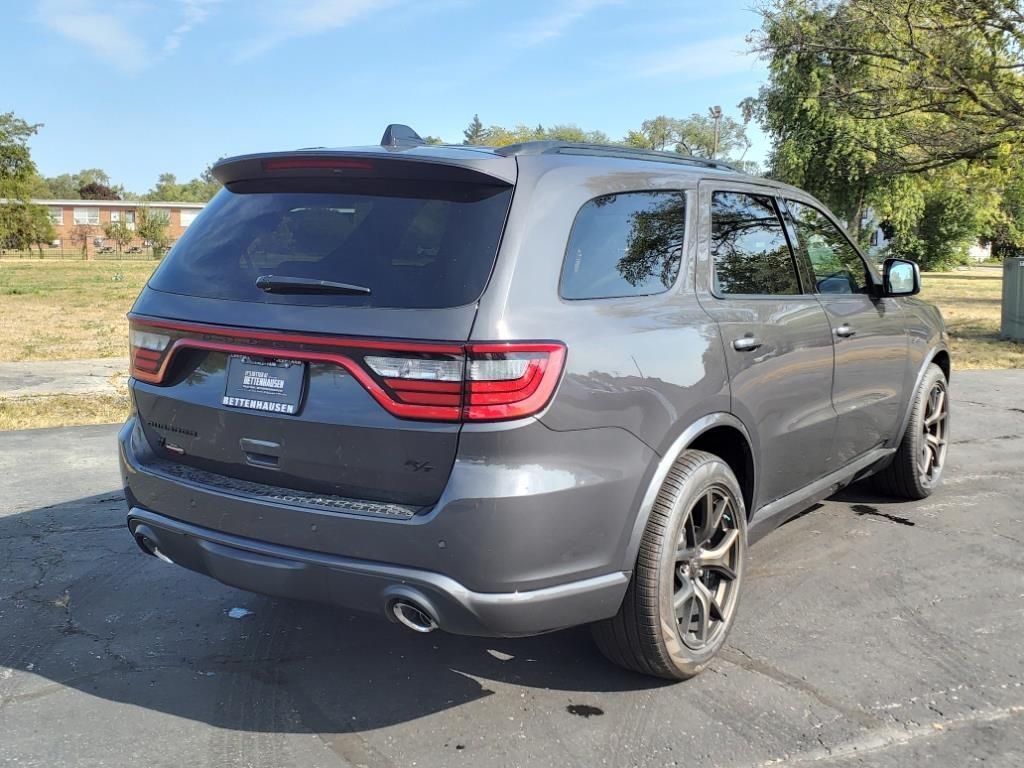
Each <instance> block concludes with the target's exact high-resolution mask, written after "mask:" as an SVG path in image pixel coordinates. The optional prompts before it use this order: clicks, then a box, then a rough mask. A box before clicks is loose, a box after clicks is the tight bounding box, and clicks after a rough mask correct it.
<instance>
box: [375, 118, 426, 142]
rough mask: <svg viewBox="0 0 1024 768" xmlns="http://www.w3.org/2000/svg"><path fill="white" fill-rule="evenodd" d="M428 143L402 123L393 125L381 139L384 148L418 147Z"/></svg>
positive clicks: (385, 130)
mask: <svg viewBox="0 0 1024 768" xmlns="http://www.w3.org/2000/svg"><path fill="white" fill-rule="evenodd" d="M426 143H427V142H425V141H424V140H423V137H422V136H420V135H419V134H418V133H416V131H414V130H413V129H412V128H410V127H409V126H408V125H402V124H401V123H391V125H389V126H388V127H387V128H385V129H384V135H383V136H382V137H381V139H380V145H381V146H382V147H418V146H421V145H423V144H426Z"/></svg>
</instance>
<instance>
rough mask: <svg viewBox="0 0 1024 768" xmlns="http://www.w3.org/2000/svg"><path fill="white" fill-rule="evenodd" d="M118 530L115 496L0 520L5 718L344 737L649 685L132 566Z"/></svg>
mask: <svg viewBox="0 0 1024 768" xmlns="http://www.w3.org/2000/svg"><path fill="white" fill-rule="evenodd" d="M124 518H125V506H124V501H123V498H122V496H121V494H120V493H119V492H112V493H110V494H103V495H98V496H92V497H87V498H82V499H77V500H74V501H71V502H67V503H63V504H58V505H54V506H50V507H46V508H41V509H36V510H32V511H28V512H24V513H19V514H11V515H7V516H4V517H0V562H3V563H6V564H7V565H6V567H5V568H4V569H3V571H2V573H0V626H2V627H3V630H2V633H3V635H4V640H5V642H4V645H5V646H6V650H5V651H4V652H3V653H0V676H3V672H4V669H3V668H4V667H5V666H6V667H8V668H10V669H17V670H20V671H22V672H24V671H26V670H27V671H30V672H31V675H18V676H17V678H13V679H15V680H17V681H18V682H17V684H16V685H15V687H14V690H13V691H10V690H4V691H0V693H3V694H4V696H3V701H4V706H5V707H6V706H10V705H11V704H12V703H16V702H18V701H19V700H25V701H28V700H35V699H37V698H38V697H39V696H40V695H46V693H45V691H46V690H50V689H55V686H52V685H49V683H50V682H52V683H57V684H59V686H68V687H71V688H75V689H79V690H81V691H83V692H86V693H88V694H90V695H92V696H98V697H101V698H103V699H108V700H112V701H117V702H123V703H128V704H134V705H136V706H139V707H144V708H147V709H152V710H157V711H160V712H164V713H169V714H173V715H176V716H178V717H182V718H187V719H190V720H195V721H200V722H205V723H208V724H210V725H213V726H217V727H219V728H227V729H232V730H241V731H261V732H309V731H310V730H312V731H314V732H319V733H332V732H336V733H347V732H355V731H364V730H371V729H376V728H382V727H386V726H389V725H393V724H397V723H402V722H406V721H409V720H414V719H417V718H421V717H424V716H426V715H429V714H432V713H435V712H439V711H442V710H446V709H449V708H452V707H457V706H459V705H461V704H466V703H469V702H472V701H475V700H478V699H482V698H484V697H487V696H489V695H491V694H492V693H493V692H494V690H495V688H497V687H498V686H501V685H515V686H522V687H526V688H541V689H550V690H562V691H566V692H567V702H568V701H577V702H581V703H585V702H586V694H587V693H593V692H606V691H626V690H637V689H648V688H654V687H659V686H660V685H663V683H661V682H659V681H657V680H653V679H650V678H646V677H643V676H640V675H635V674H631V673H628V672H625V671H623V670H620V669H618V668H617V667H615V666H613V665H611V664H610V663H608V662H607V661H605V660H604V659H603V658H602V657H601V656H600V655H599V654H598V652H597V651H596V649H595V648H594V647H593V644H592V643H591V641H590V638H589V636H588V632H587V630H586V629H585V628H576V629H570V630H565V631H561V632H554V633H551V634H548V635H544V636H540V637H534V638H525V639H516V640H493V639H476V638H465V637H457V636H454V635H447V634H444V633H441V632H434V633H431V634H429V635H417V634H414V633H412V632H410V631H409V630H407V629H405V628H403V627H400V626H399V625H397V624H393V623H391V622H388V621H386V620H384V619H383V618H378V617H373V616H367V615H351V614H347V613H345V612H342V611H339V610H336V609H333V608H330V607H325V606H318V605H313V604H306V603H298V602H289V601H284V600H277V599H272V598H268V597H262V596H259V595H253V594H250V593H246V592H242V591H239V590H236V589H233V588H231V587H227V586H223V585H221V584H219V583H217V582H215V581H213V580H212V579H208V578H206V577H203V576H199V575H197V574H194V573H191V572H189V571H186V570H184V569H182V568H179V567H177V566H172V565H168V564H166V563H163V562H161V561H159V560H157V559H156V558H153V557H149V556H146V555H144V554H143V553H142V552H141V551H139V549H138V548H137V547H136V545H135V543H134V541H133V540H132V538H131V536H130V535H129V534H128V531H127V529H126V527H125V525H124ZM232 609H236V610H232ZM231 614H234V615H235V616H239V617H240V618H232V616H231ZM33 676H36V677H33ZM8 677H10V676H8ZM38 678H43V679H44V680H43V681H40V680H39V679H38ZM58 689H59V688H58ZM40 691H43V693H40Z"/></svg>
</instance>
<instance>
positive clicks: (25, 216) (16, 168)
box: [0, 112, 46, 249]
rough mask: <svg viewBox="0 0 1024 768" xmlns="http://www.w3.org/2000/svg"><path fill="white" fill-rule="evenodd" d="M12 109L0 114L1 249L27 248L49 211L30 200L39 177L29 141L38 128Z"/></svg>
mask: <svg viewBox="0 0 1024 768" xmlns="http://www.w3.org/2000/svg"><path fill="white" fill-rule="evenodd" d="M39 127H40V126H39V125H31V124H29V123H27V122H25V121H24V120H22V119H21V118H19V117H16V116H15V115H14V113H13V112H5V113H3V114H0V198H4V199H5V201H6V202H4V203H2V204H0V248H3V247H8V248H18V249H21V248H28V247H29V246H31V245H32V244H33V242H34V239H33V238H34V237H35V234H36V232H37V226H38V223H39V216H40V215H42V216H46V210H45V209H43V208H41V207H40V206H37V205H33V204H32V203H31V202H30V197H31V192H32V188H33V183H34V181H35V179H36V177H37V176H38V174H37V172H36V166H35V163H34V162H32V154H31V152H30V150H29V147H28V140H29V139H30V138H31V137H32V136H34V135H35V133H36V131H38V130H39Z"/></svg>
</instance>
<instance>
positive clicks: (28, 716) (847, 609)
mask: <svg viewBox="0 0 1024 768" xmlns="http://www.w3.org/2000/svg"><path fill="white" fill-rule="evenodd" d="M952 392H953V408H954V410H953V433H954V434H953V438H954V444H953V446H952V449H951V452H950V456H949V464H948V466H947V469H946V476H945V484H944V485H943V487H942V489H941V490H940V491H939V492H937V493H936V494H935V495H933V496H932V497H931V498H929V499H927V500H925V501H923V502H920V503H900V502H896V501H893V500H889V499H884V498H880V497H879V496H877V495H875V494H873V493H872V492H870V491H869V490H865V489H862V488H853V489H848V490H846V491H844V492H842V493H841V494H839V495H838V496H836V497H834V498H832V499H830V500H828V501H825V502H823V503H822V504H821V505H818V506H816V507H813V508H811V509H810V510H808V511H807V512H805V513H804V514H802V515H801V516H799V517H798V518H796V519H794V520H793V521H792V522H790V523H788V524H787V525H785V526H783V527H782V528H781V529H780V530H778V531H776V532H774V533H773V534H771V535H770V536H768V537H767V538H766V539H764V540H763V541H761V542H760V543H758V544H757V545H756V546H755V547H753V548H752V549H751V550H750V556H751V561H750V565H749V570H748V573H747V581H746V584H745V589H744V594H743V596H742V598H741V603H740V612H739V618H738V621H737V624H736V626H735V628H734V630H733V632H732V634H731V636H730V638H729V642H728V646H727V648H726V649H725V651H724V652H723V654H722V655H721V657H720V658H719V659H718V660H717V661H716V662H714V663H713V664H712V665H711V668H710V669H709V670H708V671H707V672H705V673H704V674H703V675H701V676H700V677H698V678H696V679H694V680H691V681H688V682H685V683H678V684H665V683H661V682H658V681H653V680H649V679H646V678H643V677H640V676H637V675H634V674H631V673H627V672H624V671H621V670H618V669H616V668H615V667H613V666H611V665H610V664H608V663H607V662H605V661H604V660H603V659H602V658H601V657H600V656H599V655H598V653H597V652H596V651H595V650H594V649H593V647H592V645H591V644H590V641H589V636H588V633H587V631H586V630H585V629H573V630H567V631H564V632H557V633H553V634H550V635H546V636H543V637H537V638H529V639H524V640H482V639H473V638H462V637H455V636H450V635H445V634H441V633H437V632H435V633H433V634H430V635H416V634H413V633H411V632H409V631H407V630H404V629H403V628H401V627H399V626H397V625H394V624H390V623H388V622H386V621H384V620H383V619H377V618H373V617H367V616H360V615H349V614H346V613H342V612H338V611H336V610H334V609H331V608H326V607H321V606H316V605H309V604H301V603H289V602H286V601H279V600H274V599H271V598H267V597H261V596H258V595H252V594H248V593H245V592H241V591H238V590H235V589H232V588H229V587H226V586H223V585H220V584H218V583H216V582H214V581H212V580H209V579H206V578H204V577H201V576H198V575H195V574H192V573H189V572H187V571H185V570H182V569H180V568H177V567H174V566H170V565H167V564H165V563H162V562H160V561H159V560H157V559H155V558H152V557H146V556H144V555H143V554H142V553H141V552H140V551H139V550H138V549H137V548H136V546H135V544H134V543H133V542H132V540H131V537H130V536H129V535H128V533H127V531H126V530H125V527H124V517H125V506H124V500H123V497H122V493H121V489H120V484H119V478H118V474H117V468H116V463H115V449H114V434H115V431H116V428H115V427H77V428H67V429H52V430H35V431H26V432H8V433H0V766H18V767H19V768H28V767H29V766H41V767H42V766H45V768H54V767H55V766H132V767H133V768H135V767H138V766H175V767H177V766H189V768H200V767H202V766H210V767H211V768H236V767H238V768H241V767H242V766H245V767H247V768H284V767H285V766H303V767H304V768H316V767H318V766H323V767H324V768H332V767H335V766H350V765H353V766H370V767H371V768H384V767H389V766H460V765H465V766H474V767H475V766H492V765H493V766H506V765H507V766H516V765H520V766H534V765H536V766H559V768H566V767H567V766H577V765H579V766H587V767H588V768H592V767H593V766H676V765H679V766H683V765H685V766H741V767H746V766H765V765H776V764H787V765H790V764H792V765H802V764H805V763H815V764H821V765H823V766H843V767H845V766H862V765H863V766H905V765H942V766H946V765H949V766H966V765H973V764H978V763H984V764H986V765H995V766H1021V765H1024V650H1022V649H1024V504H1022V497H1024V486H1022V479H1024V472H1022V470H1021V463H1022V458H1024V371H992V372H966V373H959V374H955V376H954V379H953V383H952Z"/></svg>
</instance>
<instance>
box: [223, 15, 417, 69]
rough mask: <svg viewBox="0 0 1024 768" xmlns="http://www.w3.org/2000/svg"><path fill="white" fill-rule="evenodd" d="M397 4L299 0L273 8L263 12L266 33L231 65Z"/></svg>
mask: <svg viewBox="0 0 1024 768" xmlns="http://www.w3.org/2000/svg"><path fill="white" fill-rule="evenodd" d="M396 2H397V0H302V2H294V3H287V4H273V5H270V6H267V7H266V8H264V12H263V14H262V15H263V20H264V23H265V26H266V27H267V30H266V32H265V33H264V34H262V35H259V36H257V37H255V38H253V39H252V40H250V41H249V42H247V43H243V44H242V45H241V47H240V48H239V49H238V51H237V53H236V54H235V61H245V60H246V59H252V58H254V57H256V56H259V55H260V54H262V53H265V52H266V51H268V50H270V49H271V48H273V47H275V46H277V45H280V44H281V43H283V42H285V41H286V40H290V39H292V38H296V37H305V36H308V35H316V34H319V33H321V32H326V31H327V30H330V29H338V28H340V27H344V26H347V25H348V24H351V23H352V22H353V21H355V20H356V19H359V18H361V17H364V16H369V15H371V14H372V13H376V12H378V11H383V10H385V9H386V8H389V7H390V6H393V5H394V4H395V3H396Z"/></svg>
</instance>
